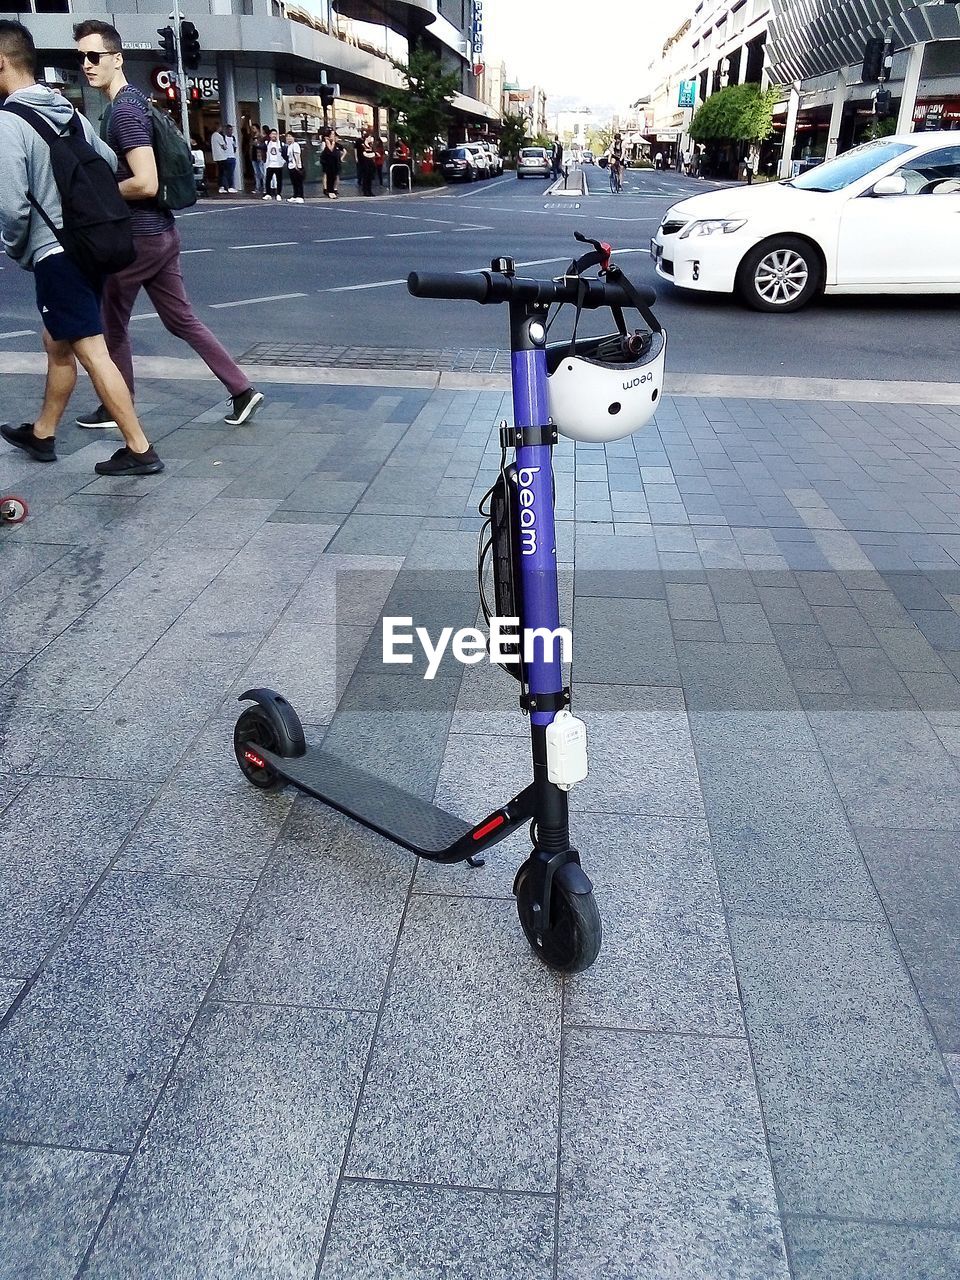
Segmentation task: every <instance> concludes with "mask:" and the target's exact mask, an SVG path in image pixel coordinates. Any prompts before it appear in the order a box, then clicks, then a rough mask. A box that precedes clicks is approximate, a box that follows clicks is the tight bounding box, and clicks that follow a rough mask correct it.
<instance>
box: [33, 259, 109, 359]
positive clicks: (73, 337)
mask: <svg viewBox="0 0 960 1280" xmlns="http://www.w3.org/2000/svg"><path fill="white" fill-rule="evenodd" d="M33 276H34V282H35V284H36V289H37V310H38V311H39V312H40V319H41V320H42V321H43V324H44V328H45V329H46V331H47V333H49V335H50V337H51V338H53V340H54V342H78V341H79V340H80V339H81V338H96V337H98V336H99V335H100V334H102V333H103V321H102V320H101V319H100V294H101V293H102V291H103V286H102V282H101V283H97V284H94V283H92V282H91V281H90V280H88V279H87V277H86V276H85V275H84V274H83V272H82V271H81V270H80V268H79V267H78V266H77V264H76V263H75V262H74V261H73V259H72V258H68V257H67V255H66V254H65V253H51V254H50V255H49V256H48V257H46V258H41V260H40V261H39V262H35V263H34V264H33Z"/></svg>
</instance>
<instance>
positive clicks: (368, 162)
mask: <svg viewBox="0 0 960 1280" xmlns="http://www.w3.org/2000/svg"><path fill="white" fill-rule="evenodd" d="M376 171H377V161H376V151H375V149H374V145H373V138H372V137H371V136H370V134H367V136H366V137H365V138H364V140H363V147H362V149H361V152H360V186H361V190H362V191H363V194H364V195H365V196H372V195H373V178H374V175H375V173H376Z"/></svg>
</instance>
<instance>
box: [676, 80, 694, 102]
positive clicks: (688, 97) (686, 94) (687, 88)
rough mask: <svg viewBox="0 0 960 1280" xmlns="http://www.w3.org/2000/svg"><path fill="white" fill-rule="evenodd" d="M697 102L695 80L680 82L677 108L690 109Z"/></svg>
mask: <svg viewBox="0 0 960 1280" xmlns="http://www.w3.org/2000/svg"><path fill="white" fill-rule="evenodd" d="M696 100H697V82H696V80H681V81H680V96H679V98H678V99H677V106H678V107H692V106H693V105H694V103H695V102H696Z"/></svg>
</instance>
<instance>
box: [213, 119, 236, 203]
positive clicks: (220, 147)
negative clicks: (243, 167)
mask: <svg viewBox="0 0 960 1280" xmlns="http://www.w3.org/2000/svg"><path fill="white" fill-rule="evenodd" d="M210 150H211V152H212V154H213V161H214V164H215V165H216V166H217V173H218V176H219V178H220V194H221V195H222V196H224V195H228V194H229V195H236V194H237V185H236V184H237V140H236V138H235V137H234V134H233V125H232V124H222V125H221V126H220V128H219V129H215V130H214V132H213V133H212V134H211V135H210Z"/></svg>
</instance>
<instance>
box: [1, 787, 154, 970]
mask: <svg viewBox="0 0 960 1280" xmlns="http://www.w3.org/2000/svg"><path fill="white" fill-rule="evenodd" d="M152 794H153V791H152V788H149V787H144V786H140V785H136V784H132V783H116V782H103V781H84V780H81V779H74V778H52V779H51V778H44V779H42V780H40V779H38V780H36V781H34V782H31V783H29V784H28V785H27V786H26V787H24V789H23V790H22V791H21V792H20V794H19V795H18V796H17V798H16V799H15V800H14V801H13V803H12V804H10V805H9V807H8V808H7V809H6V810H5V811H4V813H3V815H2V817H0V914H2V916H3V920H4V928H3V930H2V931H0V973H11V974H23V975H24V976H27V975H29V974H31V973H33V971H34V970H35V969H36V967H37V965H38V964H39V963H40V961H41V960H42V959H43V957H44V955H45V953H46V952H47V950H48V949H49V948H50V947H51V946H52V944H53V943H54V942H55V941H56V939H57V936H58V934H59V933H60V931H61V930H62V929H64V928H65V927H66V926H67V925H68V924H69V923H70V920H71V918H72V917H73V916H74V914H75V913H76V912H77V911H78V910H79V909H80V907H81V905H82V904H83V900H84V898H85V896H86V894H87V893H88V891H89V890H90V889H91V888H93V886H94V884H95V882H96V880H97V878H98V877H99V876H100V875H101V874H102V872H103V871H105V870H106V868H107V867H108V866H109V865H110V863H111V862H112V860H113V859H114V857H115V856H116V854H117V852H118V850H119V849H120V847H121V845H122V844H123V842H124V841H125V840H126V839H127V837H128V836H129V834H130V832H131V830H132V829H133V827H134V825H135V824H136V822H137V820H138V818H139V817H140V815H141V814H142V813H143V811H144V809H145V808H146V806H147V804H148V803H149V801H150V799H151V797H152Z"/></svg>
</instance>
